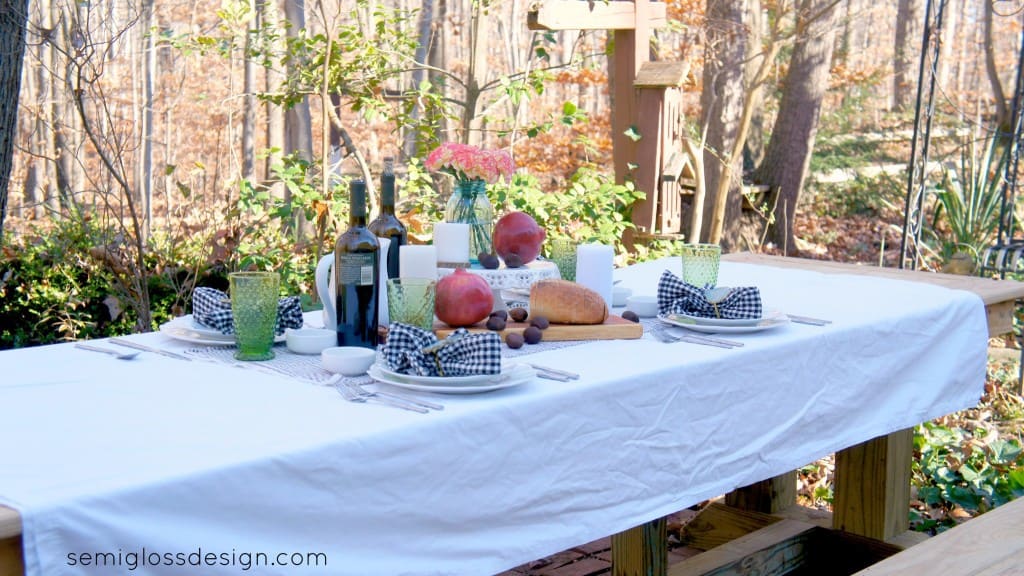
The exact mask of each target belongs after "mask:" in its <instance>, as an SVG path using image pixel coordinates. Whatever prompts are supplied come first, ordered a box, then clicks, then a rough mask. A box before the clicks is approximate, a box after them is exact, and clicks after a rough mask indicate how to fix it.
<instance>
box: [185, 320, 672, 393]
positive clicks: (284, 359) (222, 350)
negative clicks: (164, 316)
mask: <svg viewBox="0 0 1024 576" xmlns="http://www.w3.org/2000/svg"><path fill="white" fill-rule="evenodd" d="M640 323H641V324H642V325H643V327H644V335H643V338H644V339H652V340H653V339H654V336H653V335H651V329H652V328H653V327H654V326H656V325H657V324H659V323H660V322H659V321H658V320H657V319H656V318H645V319H642V320H641V321H640ZM587 342H591V340H564V341H557V342H545V341H543V340H541V341H540V342H538V343H536V344H523V346H522V348H518V349H512V348H509V347H508V346H502V347H501V357H502V358H508V359H515V358H521V357H523V356H528V355H530V354H537V353H540V352H549V351H551V350H559V349H562V348H569V347H572V346H579V345H581V344H586V343H587ZM184 354H185V355H186V356H189V357H190V358H194V359H196V360H204V361H208V362H218V363H221V364H228V365H231V366H237V367H239V368H247V369H251V370H259V371H262V372H266V373H269V374H278V375H284V376H288V377H290V378H296V379H299V380H305V381H307V382H310V383H312V384H321V385H322V384H327V383H329V381H330V380H331V378H332V377H333V376H334V374H332V373H331V372H328V371H327V370H324V369H323V367H322V366H321V364H320V355H319V354H296V353H295V352H292V351H291V350H289V349H288V347H287V346H285V345H283V344H278V345H276V346H274V358H273V359H271V360H263V361H260V362H243V361H241V360H236V359H235V348H234V347H233V346H202V347H195V348H189V349H187V350H185V351H184ZM350 380H353V381H357V382H358V383H360V384H366V383H369V382H371V381H372V379H371V378H370V377H369V376H359V377H356V378H350Z"/></svg>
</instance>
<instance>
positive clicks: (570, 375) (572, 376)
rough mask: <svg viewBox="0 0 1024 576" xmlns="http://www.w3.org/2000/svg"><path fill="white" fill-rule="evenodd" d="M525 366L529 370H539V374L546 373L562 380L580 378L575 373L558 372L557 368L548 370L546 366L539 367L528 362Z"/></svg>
mask: <svg viewBox="0 0 1024 576" xmlns="http://www.w3.org/2000/svg"><path fill="white" fill-rule="evenodd" d="M526 365H527V366H529V367H531V368H533V369H534V370H539V371H540V372H547V373H549V374H554V375H555V376H561V377H562V378H568V379H569V380H579V378H580V375H579V374H577V373H575V372H569V371H566V370H559V369H558V368H548V367H547V366H541V365H539V364H531V363H529V362H526Z"/></svg>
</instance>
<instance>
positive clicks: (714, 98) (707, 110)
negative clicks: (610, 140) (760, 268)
mask: <svg viewBox="0 0 1024 576" xmlns="http://www.w3.org/2000/svg"><path fill="white" fill-rule="evenodd" d="M744 4H745V2H744V1H743V0H708V1H707V17H708V21H709V30H708V38H707V45H706V46H707V47H706V50H707V51H708V53H707V55H706V56H705V60H704V62H705V64H704V88H703V90H702V92H701V98H700V103H701V110H702V111H703V116H704V119H703V123H702V124H703V125H704V126H706V131H707V139H706V142H705V148H704V175H705V187H706V190H707V191H708V196H707V200H708V202H707V203H706V204H705V207H704V220H705V221H706V222H708V223H709V226H708V229H707V231H706V232H704V233H702V237H703V239H704V240H706V241H712V242H717V241H719V240H721V241H722V242H723V244H725V245H727V247H728V245H729V244H730V242H732V240H733V238H731V236H732V235H734V232H735V231H734V230H726V223H735V222H736V221H737V220H738V216H739V214H740V211H741V209H742V204H741V198H740V194H739V190H740V172H741V169H742V158H740V157H735V158H734V156H737V155H735V154H733V150H734V149H735V146H736V142H737V141H738V137H739V130H740V124H741V123H740V118H741V116H742V113H743V103H744V96H745V92H744V82H743V76H744V66H743V61H744V59H745V58H746V55H747V50H746V44H747V42H746V34H745V32H744V22H745V17H744ZM723 180H724V181H725V182H723ZM694 240H696V239H694Z"/></svg>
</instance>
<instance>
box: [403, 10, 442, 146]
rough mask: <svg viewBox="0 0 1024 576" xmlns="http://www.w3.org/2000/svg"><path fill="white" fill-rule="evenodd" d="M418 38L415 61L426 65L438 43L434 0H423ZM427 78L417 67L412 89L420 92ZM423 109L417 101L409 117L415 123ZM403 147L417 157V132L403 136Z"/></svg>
mask: <svg viewBox="0 0 1024 576" xmlns="http://www.w3.org/2000/svg"><path fill="white" fill-rule="evenodd" d="M416 30H417V31H416V36H417V38H418V39H419V40H418V43H417V45H416V54H415V56H414V57H415V59H416V62H417V63H418V64H425V63H426V62H427V57H428V54H429V53H430V52H432V51H433V50H434V43H435V42H436V41H437V39H436V38H434V34H433V33H434V30H435V26H434V0H423V6H422V7H421V8H420V18H419V25H418V27H417V29H416ZM426 77H427V73H426V70H425V69H424V68H422V67H419V66H417V67H416V69H415V70H413V72H412V88H413V90H419V87H420V84H422V83H423V80H424V79H425V78H426ZM423 112H424V111H423V108H422V106H420V102H419V100H418V99H417V100H416V101H415V102H413V104H412V110H411V111H410V113H409V115H410V116H411V117H412V120H413V121H414V122H415V121H417V120H419V119H420V117H421V116H422V115H423ZM403 136H404V138H403V145H402V149H403V151H404V153H405V156H406V157H412V156H415V155H416V149H417V147H418V142H417V140H418V136H419V134H417V131H416V130H406V131H405V133H404V134H403Z"/></svg>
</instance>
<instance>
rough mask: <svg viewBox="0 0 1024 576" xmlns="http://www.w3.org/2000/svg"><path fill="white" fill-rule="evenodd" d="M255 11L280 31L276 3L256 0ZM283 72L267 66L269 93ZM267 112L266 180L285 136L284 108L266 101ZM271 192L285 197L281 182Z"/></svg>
mask: <svg viewBox="0 0 1024 576" xmlns="http://www.w3.org/2000/svg"><path fill="white" fill-rule="evenodd" d="M256 6H257V12H258V13H259V14H260V21H261V22H263V24H264V25H265V26H271V27H273V28H274V29H275V30H276V31H277V32H282V31H283V29H284V24H282V22H281V13H280V11H279V10H278V9H277V4H275V3H274V1H273V0H257V2H256ZM283 50H284V46H282V45H281V42H280V41H279V42H278V45H277V46H276V47H275V51H283ZM283 84H284V74H283V73H282V72H281V71H280V70H278V69H276V68H274V67H273V66H271V67H269V68H267V73H266V91H267V92H268V93H270V94H276V93H278V92H280V91H281V90H282V89H283ZM266 113H267V148H268V149H270V150H271V153H269V154H267V159H266V165H265V167H264V173H265V174H266V179H267V180H268V181H272V180H274V170H273V167H274V166H275V165H277V164H280V162H281V157H282V155H281V151H282V150H284V149H285V147H286V143H285V136H284V124H285V122H284V115H285V114H284V109H283V108H281V106H279V105H277V104H274V103H273V102H267V104H266ZM271 193H272V194H273V195H274V197H275V198H282V199H283V198H284V197H285V193H286V192H285V187H284V185H283V184H281V183H276V184H274V185H273V187H272V189H271Z"/></svg>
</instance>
